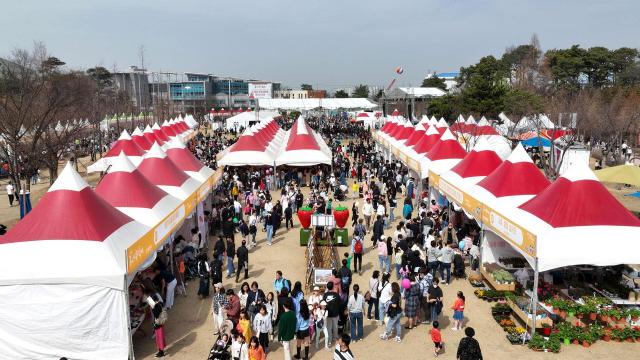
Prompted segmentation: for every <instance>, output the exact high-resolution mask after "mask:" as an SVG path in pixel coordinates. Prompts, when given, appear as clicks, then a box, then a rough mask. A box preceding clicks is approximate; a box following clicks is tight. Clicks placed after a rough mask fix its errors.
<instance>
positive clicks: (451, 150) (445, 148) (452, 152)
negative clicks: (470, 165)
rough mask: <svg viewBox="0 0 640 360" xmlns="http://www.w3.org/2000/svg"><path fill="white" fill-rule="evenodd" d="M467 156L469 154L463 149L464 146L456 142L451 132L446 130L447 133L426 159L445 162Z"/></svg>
mask: <svg viewBox="0 0 640 360" xmlns="http://www.w3.org/2000/svg"><path fill="white" fill-rule="evenodd" d="M465 155H467V152H466V151H465V150H464V149H463V148H462V145H460V143H459V142H458V140H456V138H455V137H454V136H453V134H452V133H451V131H450V130H449V129H448V128H446V129H445V132H444V133H443V134H442V136H441V137H440V141H438V142H437V143H436V144H435V145H434V146H433V148H431V150H429V152H428V153H427V155H426V157H427V158H428V159H429V160H431V161H437V160H445V159H462V158H464V157H465Z"/></svg>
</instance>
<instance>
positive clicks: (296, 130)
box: [286, 117, 320, 151]
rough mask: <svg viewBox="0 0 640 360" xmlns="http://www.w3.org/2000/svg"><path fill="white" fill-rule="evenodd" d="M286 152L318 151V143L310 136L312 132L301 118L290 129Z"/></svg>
mask: <svg viewBox="0 0 640 360" xmlns="http://www.w3.org/2000/svg"><path fill="white" fill-rule="evenodd" d="M286 150H287V151H289V150H320V146H319V145H318V142H317V141H316V139H315V138H314V137H313V135H312V130H311V129H310V128H309V127H308V126H307V123H306V122H305V121H304V119H303V118H302V117H299V118H298V120H296V122H295V123H294V124H293V126H292V127H291V132H290V134H289V140H288V141H287V147H286Z"/></svg>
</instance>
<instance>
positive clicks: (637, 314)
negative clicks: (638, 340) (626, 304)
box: [627, 308, 640, 322]
mask: <svg viewBox="0 0 640 360" xmlns="http://www.w3.org/2000/svg"><path fill="white" fill-rule="evenodd" d="M627 314H628V315H629V316H630V317H631V321H634V322H635V321H638V318H640V309H638V308H632V309H629V310H627Z"/></svg>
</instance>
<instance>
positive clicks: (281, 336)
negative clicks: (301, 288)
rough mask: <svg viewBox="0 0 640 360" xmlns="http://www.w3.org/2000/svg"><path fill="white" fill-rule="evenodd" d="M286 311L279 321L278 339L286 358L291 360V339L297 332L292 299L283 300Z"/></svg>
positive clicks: (285, 359)
mask: <svg viewBox="0 0 640 360" xmlns="http://www.w3.org/2000/svg"><path fill="white" fill-rule="evenodd" d="M282 308H283V310H284V313H282V315H281V316H280V320H279V322H278V341H279V342H280V343H281V344H282V350H283V351H284V360H291V340H293V337H294V335H295V333H296V325H297V324H296V314H295V313H294V312H293V311H292V310H293V303H292V301H291V300H290V299H287V300H286V301H284V302H283V304H282Z"/></svg>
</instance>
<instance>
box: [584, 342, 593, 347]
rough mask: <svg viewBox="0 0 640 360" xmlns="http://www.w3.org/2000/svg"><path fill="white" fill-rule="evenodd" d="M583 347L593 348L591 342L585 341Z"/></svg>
mask: <svg viewBox="0 0 640 360" xmlns="http://www.w3.org/2000/svg"><path fill="white" fill-rule="evenodd" d="M582 346H583V347H589V346H591V344H589V342H588V341H583V342H582Z"/></svg>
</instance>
